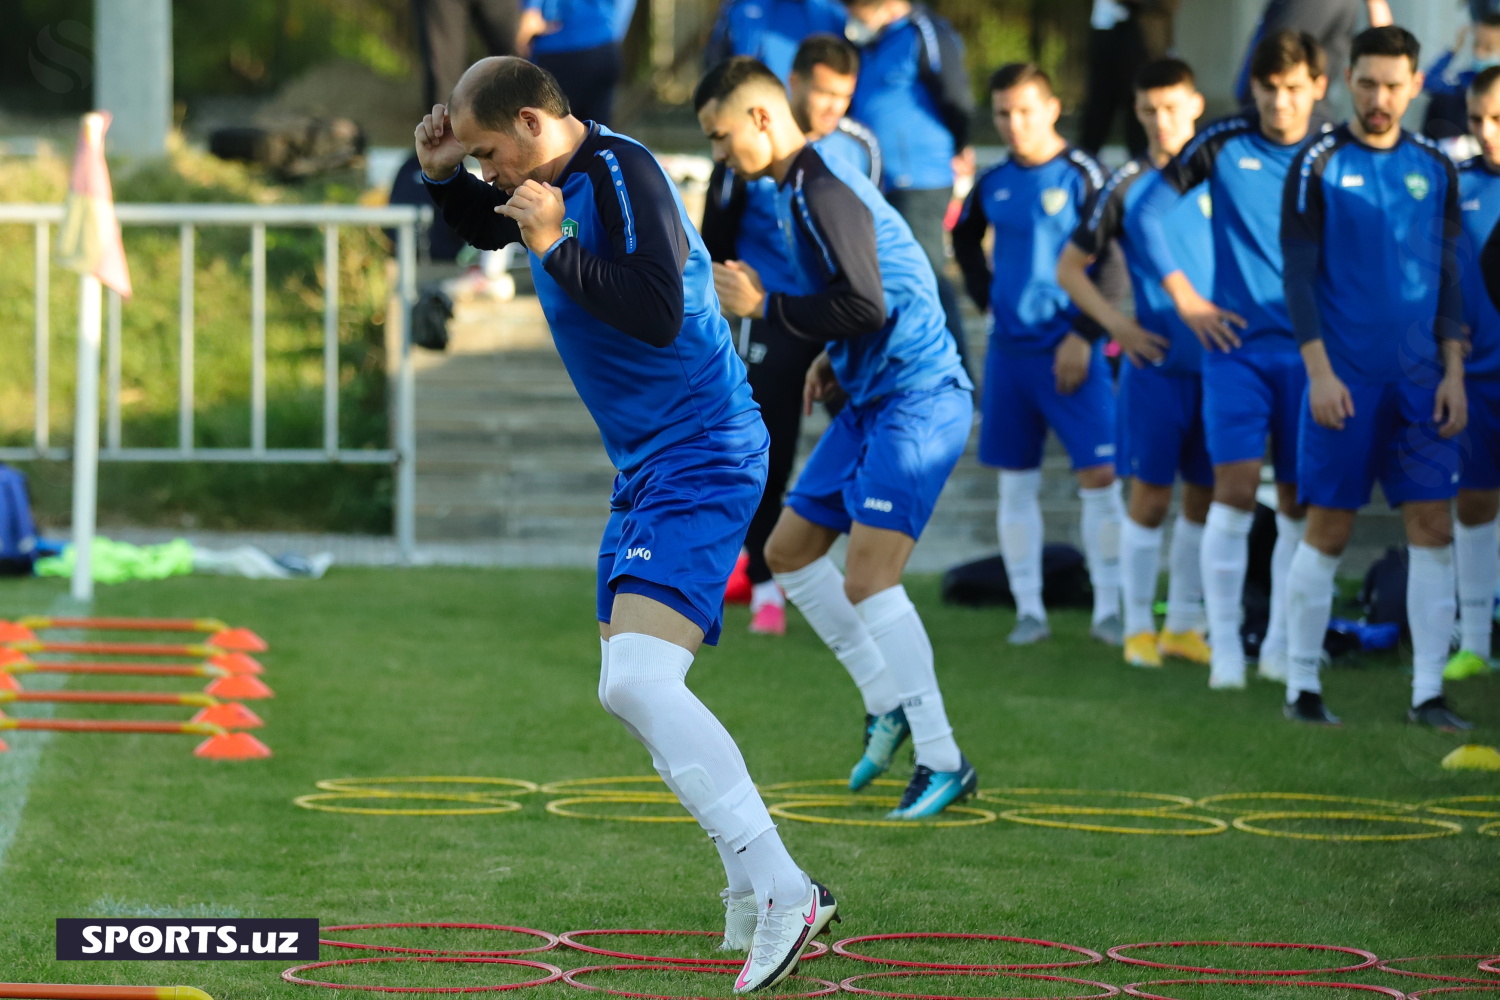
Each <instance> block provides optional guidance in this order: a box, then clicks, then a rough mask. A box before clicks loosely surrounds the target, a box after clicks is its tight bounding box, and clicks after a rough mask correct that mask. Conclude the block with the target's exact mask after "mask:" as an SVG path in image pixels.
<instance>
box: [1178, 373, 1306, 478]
mask: <svg viewBox="0 0 1500 1000" xmlns="http://www.w3.org/2000/svg"><path fill="white" fill-rule="evenodd" d="M1306 395H1307V369H1306V368H1304V367H1303V365H1302V355H1301V354H1299V353H1297V352H1296V351H1295V350H1293V351H1246V350H1243V349H1242V350H1238V351H1232V352H1230V353H1228V354H1225V353H1223V352H1221V351H1208V352H1205V353H1204V356H1203V430H1204V434H1205V435H1206V437H1207V440H1208V454H1209V456H1210V457H1211V458H1212V459H1213V462H1214V464H1215V465H1227V464H1228V463H1230V462H1247V461H1250V460H1252V459H1253V460H1255V461H1257V462H1259V461H1260V460H1262V459H1264V458H1265V457H1266V438H1268V437H1269V438H1270V439H1271V462H1272V465H1273V466H1274V467H1275V470H1276V481H1277V482H1278V483H1295V482H1296V481H1297V434H1298V428H1299V427H1300V425H1301V417H1302V411H1303V409H1304V408H1305V406H1306V403H1305V402H1304V397H1305V396H1306Z"/></svg>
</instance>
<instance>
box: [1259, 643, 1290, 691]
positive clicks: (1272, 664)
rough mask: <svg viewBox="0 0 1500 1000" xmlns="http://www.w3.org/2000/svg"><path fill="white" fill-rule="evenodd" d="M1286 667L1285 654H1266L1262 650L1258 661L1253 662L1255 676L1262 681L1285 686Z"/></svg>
mask: <svg viewBox="0 0 1500 1000" xmlns="http://www.w3.org/2000/svg"><path fill="white" fill-rule="evenodd" d="M1286 666H1287V657H1286V654H1285V653H1267V652H1265V651H1264V650H1262V651H1261V654H1260V659H1259V660H1257V661H1255V676H1257V677H1259V678H1260V679H1261V680H1263V681H1271V682H1273V683H1276V684H1285V683H1286V678H1287V673H1286Z"/></svg>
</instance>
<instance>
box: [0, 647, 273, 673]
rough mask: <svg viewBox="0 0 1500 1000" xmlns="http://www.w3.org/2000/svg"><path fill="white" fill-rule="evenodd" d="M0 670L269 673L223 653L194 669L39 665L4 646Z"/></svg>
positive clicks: (253, 661) (0, 652) (67, 663)
mask: <svg viewBox="0 0 1500 1000" xmlns="http://www.w3.org/2000/svg"><path fill="white" fill-rule="evenodd" d="M0 670H8V671H10V672H11V673H28V672H29V673H33V674H37V673H76V674H140V675H144V676H150V677H227V676H229V675H230V674H255V675H257V676H259V675H260V674H263V673H265V672H266V671H265V668H264V667H262V666H261V665H260V663H259V662H257V661H256V659H255V658H254V657H252V656H246V655H245V654H244V653H219V654H218V655H216V656H210V657H209V658H208V659H207V660H205V661H204V662H203V663H202V664H199V665H198V666H193V667H187V666H183V665H181V664H177V663H90V662H87V661H79V660H64V661H49V662H42V663H37V662H35V661H33V660H32V659H31V658H30V657H28V656H27V655H26V654H25V653H23V652H21V651H20V650H18V649H8V648H5V647H3V646H0Z"/></svg>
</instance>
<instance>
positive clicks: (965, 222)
mask: <svg viewBox="0 0 1500 1000" xmlns="http://www.w3.org/2000/svg"><path fill="white" fill-rule="evenodd" d="M983 188H984V184H983V179H982V178H976V179H975V181H974V187H973V188H971V189H970V191H969V196H968V197H967V198H965V199H964V207H963V211H962V212H960V213H959V216H958V223H957V224H956V225H955V226H954V227H953V257H954V259H955V260H957V261H958V269H959V270H960V271H962V272H963V276H964V291H966V292H968V293H969V298H971V299H973V300H974V305H975V306H976V307H977V308H978V309H979V311H980V312H989V309H990V282H991V281H992V280H993V279H994V275H993V274H992V273H991V272H990V262H989V260H988V258H986V257H985V255H984V234H985V233H986V232H987V231H988V230H989V228H990V220H989V216H987V215H985V214H984V206H983V205H982V204H981V203H980V202H981V200H982V198H983V194H982V191H983Z"/></svg>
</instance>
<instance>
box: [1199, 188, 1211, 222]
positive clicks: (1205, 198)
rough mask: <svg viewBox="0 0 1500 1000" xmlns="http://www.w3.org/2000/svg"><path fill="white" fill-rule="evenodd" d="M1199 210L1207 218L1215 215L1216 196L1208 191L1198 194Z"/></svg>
mask: <svg viewBox="0 0 1500 1000" xmlns="http://www.w3.org/2000/svg"><path fill="white" fill-rule="evenodd" d="M1198 211H1200V212H1202V213H1203V217H1204V218H1205V219H1212V218H1213V217H1214V196H1213V195H1211V194H1209V193H1208V192H1207V191H1205V192H1203V193H1202V194H1200V195H1199V196H1198Z"/></svg>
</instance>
